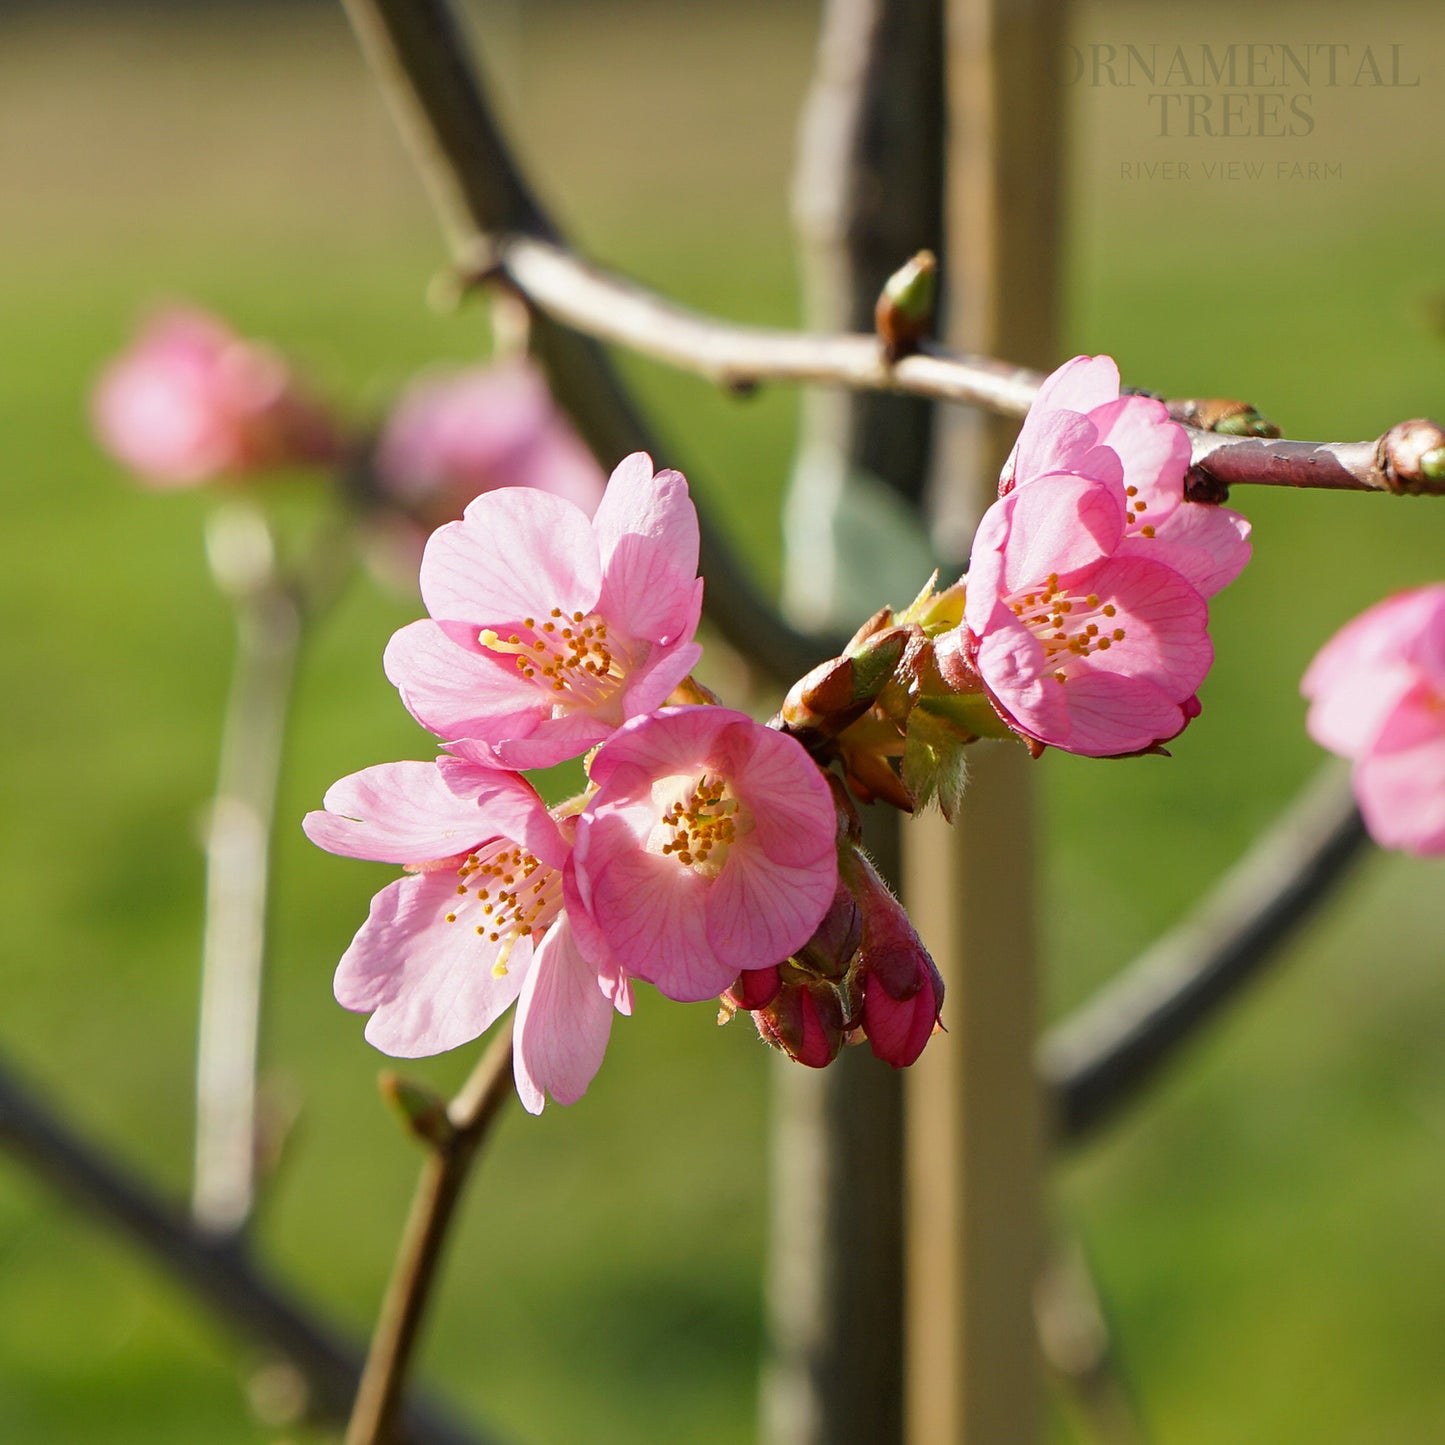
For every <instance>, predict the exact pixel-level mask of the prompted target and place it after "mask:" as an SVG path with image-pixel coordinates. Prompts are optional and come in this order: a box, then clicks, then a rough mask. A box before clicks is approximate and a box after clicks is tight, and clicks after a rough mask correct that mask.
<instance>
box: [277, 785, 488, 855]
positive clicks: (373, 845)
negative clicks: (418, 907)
mask: <svg viewBox="0 0 1445 1445" xmlns="http://www.w3.org/2000/svg"><path fill="white" fill-rule="evenodd" d="M480 791H481V789H478V790H477V791H474V792H473V793H472V794H471V796H470V797H458V796H457V795H456V794H455V793H453V792H452V790H451V789H450V788H449V787H448V786H447V784H446V781H445V779H444V778H443V776H442V774H441V773H440V772H439V771H438V769H437V765H436V764H435V763H381V764H379V765H378V766H376V767H373V768H363V769H362V770H361V771H360V772H359V773H352V774H351V775H350V776H349V777H345V778H342V779H341V781H340V782H337V783H333V784H332V785H331V787H330V788H328V789H327V791H326V797H325V799H324V802H325V806H326V811H325V812H316V813H308V814H307V815H306V818H305V820H304V821H303V823H302V825H301V826H302V827H303V828H304V829H305V830H306V836H307V837H308V838H310V839H311V841H312V842H313V843H315V844H316V845H317V846H318V847H320V848H325V849H326V850H327V851H328V852H330V853H339V854H341V855H342V856H343V857H345V858H370V859H372V860H374V861H375V862H378V863H423V862H427V861H429V860H432V859H437V858H451V857H454V856H456V855H457V854H458V853H465V852H467V851H468V850H470V849H471V848H472V847H474V846H475V845H476V844H477V843H480V842H481V841H482V840H483V839H484V838H487V837H492V836H496V835H495V833H488V832H487V824H486V822H485V821H484V820H483V817H482V812H481V809H480V808H479V807H478V794H479V792H480Z"/></svg>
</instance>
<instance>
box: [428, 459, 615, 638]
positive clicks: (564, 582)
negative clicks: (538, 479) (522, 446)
mask: <svg viewBox="0 0 1445 1445" xmlns="http://www.w3.org/2000/svg"><path fill="white" fill-rule="evenodd" d="M601 586H602V577H601V570H600V567H599V565H598V559H597V546H596V543H595V542H594V541H593V537H592V526H591V523H590V522H589V521H588V520H587V514H586V513H585V512H583V511H582V509H581V508H580V507H574V506H573V505H572V504H571V503H570V502H565V501H563V500H562V498H560V497H554V496H552V495H551V494H550V493H547V492H541V491H537V490H536V489H535V488H532V487H502V488H500V489H498V490H497V491H494V492H486V493H484V494H483V495H482V496H480V497H478V498H477V499H476V501H474V502H473V503H472V504H471V506H469V507H468V508H467V510H466V515H465V516H464V517H463V518H462V520H461V521H460V522H449V523H447V525H446V526H444V527H439V528H438V529H437V530H436V531H435V532H433V533H432V536H431V540H430V541H429V542H428V543H427V545H426V552H425V553H424V554H423V556H422V564H421V594H422V599H423V601H424V602H425V603H426V606H427V611H428V612H430V613H431V615H432V616H433V617H434V618H436V619H437V620H438V621H441V620H453V621H458V622H475V623H479V624H481V625H483V626H493V627H498V628H500V627H502V626H504V625H506V624H508V623H516V622H520V621H521V620H522V619H523V618H525V617H546V616H547V614H548V613H549V612H550V611H551V609H552V608H554V607H560V608H561V609H562V610H563V612H568V613H570V612H574V611H580V612H584V613H585V612H591V611H592V609H593V607H594V605H595V604H596V602H597V596H598V593H599V591H600V589H601Z"/></svg>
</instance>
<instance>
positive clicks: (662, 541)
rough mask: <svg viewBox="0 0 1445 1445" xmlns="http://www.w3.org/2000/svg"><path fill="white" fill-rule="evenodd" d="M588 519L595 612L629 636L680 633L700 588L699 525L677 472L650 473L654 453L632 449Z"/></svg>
mask: <svg viewBox="0 0 1445 1445" xmlns="http://www.w3.org/2000/svg"><path fill="white" fill-rule="evenodd" d="M592 525H593V530H594V533H595V536H596V538H597V550H598V552H599V554H600V556H601V560H602V594H601V600H600V602H599V603H598V611H599V612H601V614H602V615H603V616H604V617H606V618H607V619H608V621H609V623H612V624H615V625H617V626H618V627H620V628H621V629H622V630H623V631H624V632H626V633H628V634H629V635H630V636H632V637H640V638H646V639H647V640H649V641H652V642H668V641H675V640H678V639H679V638H682V637H684V633H683V629H684V628H685V627H686V625H687V622H688V618H689V616H690V614H692V609H693V606H694V594H695V593H696V591H697V586H698V583H697V557H698V529H697V511H696V509H695V508H694V507H693V504H692V499H691V498H690V497H689V496H688V492H687V481H686V479H685V478H684V477H683V475H682V473H681V472H674V471H662V472H658V473H657V474H656V475H655V476H654V475H653V471H652V458H651V457H649V456H648V455H647V453H646V452H634V453H633V454H632V455H631V456H630V457H626V458H624V459H623V460H622V461H621V462H620V463H619V464H618V467H617V469H616V471H614V472H613V473H612V479H611V480H610V481H609V482H608V484H607V491H606V492H605V493H604V495H603V498H602V503H601V505H600V506H599V507H598V508H597V515H596V517H595V518H594V519H593V524H592ZM693 625H694V626H695V625H696V622H695V616H694V620H693ZM687 635H689V636H690V633H689V634H687ZM684 640H685V639H684Z"/></svg>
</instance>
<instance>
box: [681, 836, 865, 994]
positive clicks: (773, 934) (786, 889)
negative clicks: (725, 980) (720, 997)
mask: <svg viewBox="0 0 1445 1445" xmlns="http://www.w3.org/2000/svg"><path fill="white" fill-rule="evenodd" d="M750 841H751V839H743V840H741V841H740V842H738V843H734V844H733V847H732V850H731V851H730V852H729V854H728V858H727V862H726V863H725V864H724V865H723V869H722V872H721V873H719V874H718V876H717V878H716V879H715V880H714V882H713V886H712V887H711V888H710V889H709V890H708V892H707V897H706V899H705V907H706V910H707V927H708V933H709V935H710V937H711V940H712V947H713V953H714V955H715V956H716V957H717V958H718V959H719V961H720V962H722V963H724V964H728V965H730V966H731V977H730V978H729V982H731V981H732V977H736V975H737V974H738V973H739V972H741V971H742V970H743V969H747V968H770V967H772V966H773V965H774V964H776V963H781V962H782V960H783V959H785V958H787V957H788V956H789V954H792V953H795V952H796V951H797V950H798V949H800V948H801V947H802V946H803V945H804V944H805V943H806V942H807V941H808V940H809V939H810V938H811V937H812V936H813V932H814V930H815V929H816V928H817V927H818V925H819V924H820V923H821V922H822V921H823V915H824V914H825V913H826V912H827V911H828V906H829V905H830V904H831V903H832V901H833V894H834V891H835V890H836V888H837V868H836V862H835V864H834V867H833V870H832V872H831V875H830V872H829V870H828V869H827V868H825V867H818V866H814V867H812V868H808V867H806V866H801V867H787V866H785V865H779V864H778V863H775V862H773V861H772V860H771V859H770V858H768V857H767V855H766V854H765V853H764V852H763V851H762V849H761V848H749V847H748V846H747V844H748V843H749V842H750ZM834 858H835V859H836V854H834ZM723 987H724V988H726V987H727V984H724V985H723ZM717 991H718V992H719V993H720V992H721V991H722V990H721V989H719V990H717Z"/></svg>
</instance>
